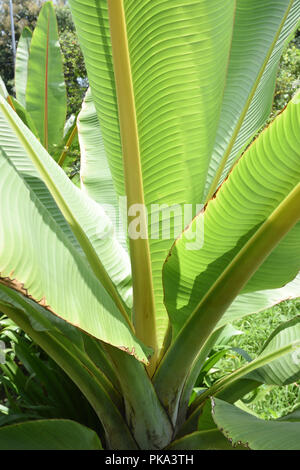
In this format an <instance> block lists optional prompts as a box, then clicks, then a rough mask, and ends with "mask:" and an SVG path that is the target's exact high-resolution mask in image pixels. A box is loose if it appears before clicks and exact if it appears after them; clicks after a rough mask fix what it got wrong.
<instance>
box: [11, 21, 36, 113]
mask: <svg viewBox="0 0 300 470" xmlns="http://www.w3.org/2000/svg"><path fill="white" fill-rule="evenodd" d="M31 39H32V32H31V30H30V29H29V28H27V27H25V28H24V29H23V31H22V34H21V37H20V39H19V42H18V47H17V53H16V65H15V87H16V97H17V100H18V101H19V102H20V103H21V105H22V106H24V108H25V107H26V87H27V75H28V61H29V51H30V43H31Z"/></svg>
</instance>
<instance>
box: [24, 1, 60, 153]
mask: <svg viewBox="0 0 300 470" xmlns="http://www.w3.org/2000/svg"><path fill="white" fill-rule="evenodd" d="M26 109H27V111H29V113H30V114H31V117H32V119H33V121H34V123H35V126H36V128H37V130H38V133H39V137H40V140H41V142H42V144H43V145H44V147H45V148H46V149H47V150H48V149H49V150H50V151H51V149H52V146H53V144H56V143H59V142H60V141H61V139H62V136H63V128H64V123H65V119H66V111H67V96H66V86H65V82H64V74H63V64H62V55H61V51H60V46H59V40H58V30H57V22H56V16H55V11H54V7H53V4H52V2H46V3H45V4H44V5H43V7H42V9H41V12H40V14H39V17H38V21H37V24H36V27H35V30H34V32H33V36H32V40H31V46H30V57H29V63H28V78H27V88H26Z"/></svg>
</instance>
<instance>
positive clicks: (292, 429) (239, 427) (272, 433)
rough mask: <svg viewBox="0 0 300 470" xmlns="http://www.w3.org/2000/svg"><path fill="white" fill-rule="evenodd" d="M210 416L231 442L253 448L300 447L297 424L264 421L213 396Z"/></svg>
mask: <svg viewBox="0 0 300 470" xmlns="http://www.w3.org/2000/svg"><path fill="white" fill-rule="evenodd" d="M213 419H214V421H215V423H216V425H217V426H218V428H219V429H220V430H221V431H222V433H223V434H224V436H225V437H227V438H228V439H230V441H231V442H232V443H233V444H237V443H239V444H241V445H244V446H245V447H247V448H250V449H252V450H300V423H299V422H284V421H264V420H262V419H259V418H256V417H255V416H253V415H250V414H248V413H246V412H245V411H242V410H241V409H239V408H237V407H236V406H233V405H230V404H228V403H226V402H224V401H221V400H218V399H215V400H214V404H213Z"/></svg>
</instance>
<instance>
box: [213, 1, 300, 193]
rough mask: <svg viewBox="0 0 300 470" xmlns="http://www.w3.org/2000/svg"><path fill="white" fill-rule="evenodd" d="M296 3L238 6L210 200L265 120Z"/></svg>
mask: <svg viewBox="0 0 300 470" xmlns="http://www.w3.org/2000/svg"><path fill="white" fill-rule="evenodd" d="M299 8H300V1H299V0H237V1H236V17H235V26H234V34H233V40H232V47H231V54H230V62H229V68H228V76H227V82H226V88H225V92H224V100H223V106H222V113H221V117H220V121H219V125H218V132H217V138H216V142H215V145H214V150H213V152H212V158H211V162H210V166H209V171H208V174H207V180H206V189H205V196H206V197H207V195H208V194H209V196H212V194H213V192H214V191H215V190H216V187H217V185H218V183H219V182H220V180H221V181H223V180H224V178H225V176H226V175H227V173H228V171H229V170H230V168H231V167H232V165H233V163H234V161H235V159H236V158H237V157H238V156H239V154H240V153H241V151H242V149H243V148H244V147H245V145H246V144H247V143H248V141H249V139H251V138H252V137H253V135H255V133H256V132H257V131H258V129H259V128H260V127H261V126H262V125H263V124H264V122H265V121H266V120H267V118H268V116H269V114H270V111H271V106H272V101H273V95H274V88H275V79H276V74H277V69H278V64H279V59H280V56H281V54H282V51H283V48H284V45H285V41H286V40H287V38H288V37H289V35H290V33H291V32H292V31H293V30H294V29H295V26H296V24H297V22H298V21H299Z"/></svg>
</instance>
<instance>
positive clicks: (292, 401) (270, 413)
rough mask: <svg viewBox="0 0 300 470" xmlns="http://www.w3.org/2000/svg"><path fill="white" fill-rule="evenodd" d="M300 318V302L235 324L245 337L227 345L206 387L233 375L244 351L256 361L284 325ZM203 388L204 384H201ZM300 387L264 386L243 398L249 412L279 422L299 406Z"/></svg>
mask: <svg viewBox="0 0 300 470" xmlns="http://www.w3.org/2000/svg"><path fill="white" fill-rule="evenodd" d="M299 314H300V301H299V300H295V301H291V300H289V301H286V302H282V303H281V304H279V305H277V306H275V307H273V308H271V309H268V310H265V311H263V312H261V313H257V314H256V315H251V316H248V317H245V318H244V319H242V320H240V321H237V322H235V323H234V326H235V328H237V329H238V330H240V331H242V332H243V334H242V335H238V336H235V337H232V338H231V339H230V341H229V342H228V343H227V344H226V350H223V351H224V354H225V357H222V359H221V360H220V361H218V362H217V363H216V364H215V365H214V368H213V369H211V370H210V373H209V374H208V376H206V378H205V385H206V386H207V385H212V383H214V382H215V381H216V380H217V379H219V378H220V377H223V376H224V375H226V374H230V373H231V372H233V371H234V370H236V369H238V368H239V367H241V366H242V365H244V364H246V362H247V361H246V359H245V358H244V357H243V356H242V354H243V351H245V352H246V353H247V354H248V355H249V356H250V357H251V358H253V359H255V358H256V357H257V355H258V353H259V351H260V349H261V347H262V345H263V344H264V343H265V341H266V340H267V338H268V337H269V336H270V335H271V333H272V332H273V331H274V330H275V329H276V328H277V327H278V326H279V325H280V324H281V323H282V322H285V321H287V320H290V319H292V318H294V317H295V316H296V315H299ZM202 385H203V384H202ZM299 385H300V384H299V383H298V382H295V383H293V384H290V385H286V386H284V387H279V386H274V385H273V386H269V385H261V386H260V387H259V388H258V389H256V390H254V391H252V392H251V393H249V394H248V395H246V396H245V397H244V398H243V401H244V402H245V403H246V404H247V406H248V408H249V410H252V411H253V412H254V413H256V414H257V415H258V416H259V417H261V418H263V419H277V418H280V417H282V416H284V415H287V414H288V413H290V412H292V411H293V409H294V408H295V407H297V406H299V405H300V386H299Z"/></svg>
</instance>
